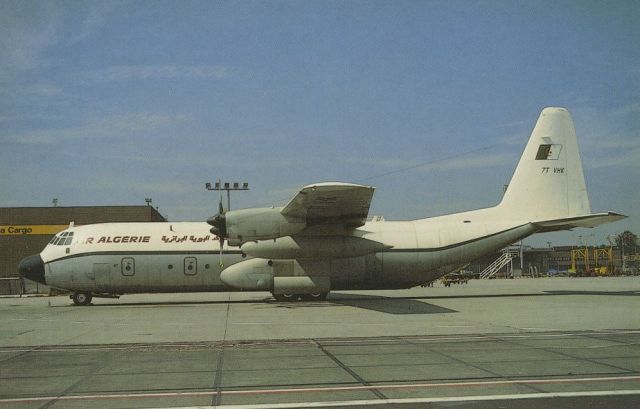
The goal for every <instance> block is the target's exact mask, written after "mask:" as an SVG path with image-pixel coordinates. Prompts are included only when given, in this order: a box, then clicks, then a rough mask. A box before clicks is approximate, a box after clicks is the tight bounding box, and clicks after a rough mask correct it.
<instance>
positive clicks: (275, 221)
mask: <svg viewBox="0 0 640 409" xmlns="http://www.w3.org/2000/svg"><path fill="white" fill-rule="evenodd" d="M281 209H282V208H281V207H275V208H273V207H266V208H253V209H240V210H231V211H228V212H227V213H225V215H224V218H225V219H226V233H227V239H228V240H229V244H231V245H233V246H238V245H240V244H242V243H245V242H247V241H255V240H267V239H275V238H278V237H284V236H290V235H292V234H296V233H298V232H300V231H302V230H303V229H304V228H305V227H307V224H306V221H305V220H302V219H296V218H292V217H286V216H283V215H282V213H280V210H281Z"/></svg>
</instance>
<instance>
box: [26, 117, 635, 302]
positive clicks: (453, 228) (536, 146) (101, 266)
mask: <svg viewBox="0 0 640 409" xmlns="http://www.w3.org/2000/svg"><path fill="white" fill-rule="evenodd" d="M373 191H374V189H373V187H370V186H362V185H355V184H349V183H339V182H325V183H318V184H315V185H309V186H306V187H304V188H302V190H301V191H300V192H299V193H298V194H297V195H296V196H295V197H294V198H293V199H291V201H290V202H289V203H288V204H287V205H286V206H284V207H278V208H264V209H241V210H234V211H228V212H224V211H223V209H221V211H220V212H219V214H218V215H216V216H215V217H213V218H211V219H210V221H209V222H208V223H210V224H212V225H213V226H214V228H213V229H211V231H210V226H209V225H208V224H207V223H204V222H202V223H107V224H94V225H86V226H77V227H73V226H70V227H69V229H67V230H65V231H63V232H60V233H58V234H57V235H56V236H55V237H54V238H53V240H52V241H51V242H50V243H49V245H47V247H46V248H45V249H44V250H43V251H42V252H41V253H40V254H39V255H34V256H30V257H27V258H25V259H24V260H22V262H21V263H20V267H19V268H20V274H21V275H22V276H24V277H27V278H30V279H33V280H35V281H39V282H42V283H45V284H48V285H50V286H53V287H58V288H63V289H67V290H71V291H73V292H74V293H75V294H76V295H78V296H77V297H76V298H74V301H75V302H76V303H78V304H86V303H87V302H88V300H90V298H91V294H105V295H106V294H125V293H136V292H188V291H240V290H264V291H270V292H272V293H273V294H274V296H276V298H279V297H280V298H283V297H284V296H286V295H308V296H313V295H315V296H316V297H317V298H319V299H321V298H324V296H326V294H327V293H328V292H329V291H330V290H355V289H398V288H409V287H413V286H416V285H419V284H425V283H429V282H431V281H434V280H436V279H438V278H439V277H441V276H442V275H444V274H446V273H448V272H449V271H451V270H452V269H455V268H456V267H459V266H462V265H464V264H466V263H468V262H470V261H472V260H474V259H477V258H478V257H481V256H483V255H485V254H489V253H492V252H494V251H496V250H499V249H501V248H504V247H506V246H507V245H509V244H512V243H514V242H517V241H519V240H521V239H523V238H525V237H527V236H530V235H531V234H534V233H538V232H551V231H557V230H567V229H572V228H575V227H595V226H597V225H599V224H602V223H608V222H612V221H616V220H619V219H621V218H624V216H622V215H619V214H617V213H613V212H607V213H596V214H592V213H591V207H590V204H589V199H588V196H587V190H586V185H585V181H584V175H583V171H582V163H581V160H580V154H579V150H578V144H577V140H576V135H575V129H574V126H573V122H572V120H571V117H570V115H569V113H568V112H567V110H566V109H564V108H545V109H544V110H543V111H542V113H541V115H540V117H539V119H538V121H537V123H536V126H535V128H534V130H533V132H532V134H531V137H530V138H529V142H528V143H527V145H526V147H525V150H524V152H523V154H522V157H521V158H520V161H519V163H518V166H517V167H516V170H515V172H514V174H513V177H512V178H511V182H510V183H509V186H508V189H507V191H506V192H505V195H504V197H503V198H502V201H501V202H500V203H499V204H498V205H496V206H494V207H490V208H485V209H480V210H472V211H468V212H462V213H456V214H450V215H445V216H438V217H432V218H426V219H420V220H413V221H368V222H366V216H367V214H368V211H369V206H370V202H371V198H372V196H373ZM212 232H213V233H212ZM215 232H219V233H220V234H221V235H222V236H223V237H224V238H225V239H226V241H225V242H224V246H223V248H222V250H221V252H220V248H219V243H220V242H219V240H218V237H217V236H216V235H215V234H214V233H215ZM229 244H231V245H229Z"/></svg>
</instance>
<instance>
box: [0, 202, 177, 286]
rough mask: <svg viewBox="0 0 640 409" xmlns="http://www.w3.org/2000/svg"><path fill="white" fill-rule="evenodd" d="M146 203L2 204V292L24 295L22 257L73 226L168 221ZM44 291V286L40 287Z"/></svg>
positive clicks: (0, 211)
mask: <svg viewBox="0 0 640 409" xmlns="http://www.w3.org/2000/svg"><path fill="white" fill-rule="evenodd" d="M164 221H167V220H166V219H165V218H164V217H163V216H162V215H161V214H160V213H159V212H158V211H157V210H156V209H155V208H153V207H152V206H148V205H143V206H74V207H62V206H61V207H57V206H56V207H0V295H6V294H20V293H21V292H22V290H23V288H22V282H21V281H20V279H19V275H18V264H19V263H20V260H21V259H22V258H24V257H26V256H29V255H31V254H35V253H39V252H40V251H42V249H44V247H45V246H46V245H47V243H48V242H49V240H51V237H53V236H54V235H55V234H56V233H58V232H59V231H62V230H64V229H66V228H67V227H69V223H71V222H73V223H74V224H75V225H76V226H77V225H82V224H93V223H110V222H164ZM37 291H41V289H37Z"/></svg>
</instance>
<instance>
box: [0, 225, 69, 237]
mask: <svg viewBox="0 0 640 409" xmlns="http://www.w3.org/2000/svg"><path fill="white" fill-rule="evenodd" d="M67 227H69V225H68V224H28V225H0V236H27V235H32V234H43V235H44V234H47V235H49V234H56V233H58V232H59V231H62V230H64V229H66V228H67Z"/></svg>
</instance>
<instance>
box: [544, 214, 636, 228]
mask: <svg viewBox="0 0 640 409" xmlns="http://www.w3.org/2000/svg"><path fill="white" fill-rule="evenodd" d="M626 217H627V216H625V215H623V214H619V213H614V212H607V213H595V214H589V215H586V216H575V217H567V218H564V219H556V220H547V221H542V222H535V223H533V224H534V225H535V226H538V227H539V228H540V231H539V232H540V233H544V232H550V231H558V230H571V229H573V228H574V227H596V226H599V225H601V224H604V223H610V222H615V221H618V220H622V219H624V218H626Z"/></svg>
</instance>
